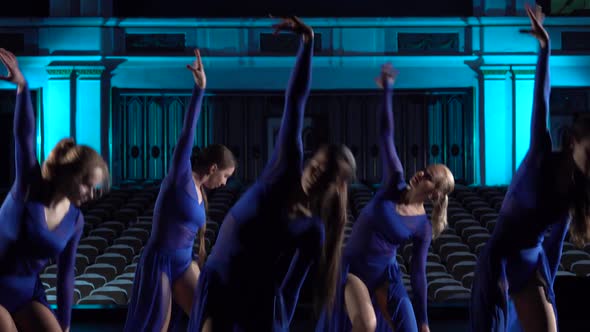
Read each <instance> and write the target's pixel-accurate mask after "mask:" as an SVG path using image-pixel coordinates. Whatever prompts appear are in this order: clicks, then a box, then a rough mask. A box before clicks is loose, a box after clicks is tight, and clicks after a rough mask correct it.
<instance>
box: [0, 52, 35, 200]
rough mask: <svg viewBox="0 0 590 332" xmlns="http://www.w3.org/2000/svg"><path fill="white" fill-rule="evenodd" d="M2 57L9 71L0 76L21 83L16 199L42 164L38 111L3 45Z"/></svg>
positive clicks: (17, 111)
mask: <svg viewBox="0 0 590 332" xmlns="http://www.w3.org/2000/svg"><path fill="white" fill-rule="evenodd" d="M0 60H1V61H2V63H3V64H4V66H5V67H6V69H7V71H8V75H7V76H2V77H0V79H2V80H4V81H9V82H12V83H15V84H16V85H17V86H18V90H17V95H16V108H15V111H14V143H15V144H14V145H15V152H16V153H15V155H16V156H15V158H16V160H15V164H16V177H15V183H14V186H13V188H12V194H13V195H14V196H15V198H16V199H23V198H24V197H25V195H26V192H27V188H28V187H29V185H30V184H31V181H32V180H33V179H34V178H35V177H34V176H33V175H34V171H35V170H36V169H37V170H38V167H39V163H38V162H37V156H36V146H35V141H36V140H35V114H34V113H33V104H32V103H31V96H30V93H29V88H28V85H27V82H26V80H25V78H24V76H23V75H22V73H21V71H20V69H19V68H18V62H17V60H16V57H15V56H14V54H12V53H10V52H9V51H7V50H5V49H0Z"/></svg>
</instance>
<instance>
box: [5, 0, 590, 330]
mask: <svg viewBox="0 0 590 332" xmlns="http://www.w3.org/2000/svg"><path fill="white" fill-rule="evenodd" d="M527 13H528V16H529V18H530V21H531V30H530V31H528V32H530V33H531V34H532V35H534V36H535V37H536V38H537V39H538V41H539V46H540V51H539V56H538V62H537V69H536V77H535V92H534V103H533V113H532V119H531V143H530V147H529V151H528V153H527V155H526V157H525V158H524V160H523V162H522V164H521V165H520V167H519V169H518V171H517V172H516V174H515V176H514V178H513V181H512V183H511V185H510V187H509V189H508V192H507V194H506V197H505V200H504V203H503V205H502V208H501V210H500V213H499V217H498V220H497V224H496V227H495V229H494V232H493V235H492V237H491V239H490V240H489V241H488V243H487V244H486V245H485V247H484V248H483V250H482V251H481V253H480V255H479V257H478V263H477V268H476V272H475V277H474V281H473V286H472V291H471V294H472V297H471V302H470V312H471V317H470V321H471V324H470V329H471V331H475V332H479V331H506V330H507V329H508V328H509V327H512V326H515V325H517V328H520V329H522V330H524V331H557V317H556V308H555V297H554V293H553V281H554V279H555V275H556V273H557V269H558V265H559V261H560V256H561V251H562V244H563V242H564V240H565V237H566V233H567V231H568V229H569V231H570V239H571V241H572V242H574V243H576V244H578V245H583V244H584V243H585V242H587V241H588V238H589V237H590V228H589V224H590V219H589V216H590V211H589V208H590V196H589V192H588V190H587V185H588V179H589V177H590V120H589V119H588V118H584V117H581V118H579V119H577V120H576V121H575V123H574V125H573V126H572V128H571V131H570V133H569V135H567V137H566V138H567V139H566V140H565V143H564V146H563V149H562V150H561V151H559V152H553V151H552V144H551V137H550V135H549V132H548V130H547V117H548V111H549V110H548V98H549V93H550V84H549V71H548V68H549V55H550V40H549V35H548V34H547V32H546V30H545V29H544V27H543V25H542V23H543V15H542V12H541V10H540V8H539V7H537V8H536V9H532V8H529V7H527ZM273 27H274V29H275V33H279V32H281V31H286V32H290V33H294V34H296V35H297V36H298V37H299V39H300V46H299V50H298V53H297V56H296V63H295V67H294V69H293V71H292V73H291V77H290V80H289V84H288V87H287V91H286V93H285V107H284V111H283V118H282V122H281V126H280V130H279V133H278V138H277V143H276V145H275V148H274V151H273V152H272V155H271V156H270V158H269V161H268V163H267V164H266V167H265V169H264V171H263V172H262V174H261V175H260V177H259V178H258V179H257V181H256V182H255V183H254V184H253V185H252V186H251V187H250V188H249V189H248V190H247V191H246V192H245V193H244V194H243V195H242V196H241V197H240V199H239V200H238V201H237V202H236V203H235V205H234V206H233V207H232V208H231V209H230V211H229V212H228V214H227V216H226V217H225V219H224V220H223V222H222V224H221V228H220V230H219V234H218V238H217V241H216V244H215V246H214V247H213V248H212V251H211V253H210V255H209V257H205V255H206V252H205V250H204V249H205V245H204V230H205V226H206V214H207V209H206V207H207V199H206V193H205V191H204V188H207V189H214V188H217V187H220V186H223V185H224V184H225V183H226V181H227V179H228V178H229V177H230V176H232V174H233V172H234V170H235V168H236V167H237V163H236V160H235V158H234V156H233V155H232V153H231V151H230V150H229V149H227V148H226V147H225V146H223V145H211V146H209V147H206V148H205V149H203V150H202V151H200V152H199V153H198V154H197V155H191V153H192V144H193V141H194V134H195V128H196V124H197V121H198V118H199V113H200V110H201V102H202V99H203V95H204V91H205V88H206V83H207V82H206V75H205V71H204V66H203V63H202V61H201V56H200V53H199V52H198V51H195V56H196V60H195V62H194V63H193V64H192V65H188V66H187V68H188V69H189V70H190V71H191V73H192V76H193V78H194V82H195V85H194V88H193V94H192V99H191V103H190V105H189V107H188V109H187V111H186V114H185V118H184V125H183V128H182V132H181V134H180V137H179V139H178V143H177V145H176V148H175V149H174V154H173V157H172V160H171V165H170V169H169V172H168V174H167V175H166V177H165V178H164V180H163V181H162V184H161V187H160V192H159V195H158V198H157V201H156V205H155V208H154V214H153V225H152V231H151V235H150V238H149V240H148V242H147V244H146V246H145V247H144V249H143V251H142V254H141V258H140V261H139V263H138V265H137V270H136V274H135V280H134V286H133V291H132V294H131V298H130V302H129V306H128V313H127V320H126V323H125V328H124V329H125V331H129V332H137V331H168V330H176V331H178V330H184V331H187V330H188V331H199V332H200V331H288V330H289V328H290V325H291V322H292V320H293V316H294V313H295V309H296V306H297V303H298V298H299V293H300V290H301V286H302V285H303V283H304V281H305V280H306V279H310V280H313V285H314V287H313V292H314V294H313V295H314V296H313V301H314V307H315V309H316V310H315V313H316V314H317V317H316V318H317V320H316V321H317V323H316V327H315V330H316V331H334V332H336V331H376V330H377V331H389V330H393V331H396V332H401V331H420V332H428V331H430V329H429V323H428V314H427V279H426V261H427V254H428V250H429V247H430V244H431V242H432V240H433V239H435V238H436V237H437V236H438V235H440V234H441V233H442V232H443V230H444V229H445V227H446V225H447V205H448V196H449V194H450V193H451V192H452V191H453V189H454V178H453V174H452V173H451V171H450V170H449V169H448V168H447V167H446V166H445V165H442V164H434V165H429V166H428V167H426V168H424V169H423V170H421V171H419V172H417V173H416V174H414V175H413V176H412V177H411V178H410V180H409V181H408V182H406V175H405V173H404V169H403V167H402V164H401V162H400V159H399V157H398V154H397V151H396V148H395V144H394V119H393V110H392V98H393V87H394V83H395V80H396V78H397V71H396V70H395V69H394V68H393V67H392V66H391V65H388V64H386V65H384V66H383V67H382V69H381V74H380V76H379V77H378V79H377V84H378V86H379V87H380V88H381V89H382V90H383V94H382V98H383V100H382V106H381V107H380V108H379V109H378V110H377V112H378V115H379V121H378V123H379V128H378V132H379V141H380V157H381V160H382V164H383V174H382V181H381V186H380V188H379V189H378V191H377V192H376V194H375V195H374V197H373V198H372V200H371V201H370V202H369V203H368V204H367V206H366V207H365V208H364V209H363V210H362V211H361V213H360V215H359V218H358V220H357V221H356V223H355V224H354V227H353V230H352V233H351V235H350V239H349V241H348V243H347V245H346V247H345V248H344V249H343V248H342V245H343V235H344V234H343V233H344V225H345V222H346V220H347V215H346V214H347V204H348V198H347V193H348V185H349V183H350V182H351V181H352V180H353V179H354V176H355V173H356V163H355V159H354V156H353V154H352V153H351V152H350V150H349V149H348V148H347V147H346V146H344V145H324V146H322V147H320V148H319V149H318V151H317V152H316V153H315V154H314V155H313V156H312V157H311V158H310V159H309V160H308V161H307V162H306V163H305V165H303V163H304V160H303V148H302V139H301V134H302V127H303V118H304V110H305V104H306V101H307V97H308V95H309V90H310V85H311V68H312V57H313V44H314V33H313V30H312V28H311V27H309V26H307V25H306V24H304V23H303V22H302V21H301V20H300V19H298V18H296V17H291V18H286V19H283V20H282V21H280V22H279V23H278V24H276V25H274V26H273ZM0 60H1V61H2V63H3V64H4V66H5V67H6V69H7V71H8V75H7V76H3V77H1V79H3V80H5V81H9V82H12V83H14V84H16V85H17V87H18V88H17V97H16V98H17V102H16V111H15V116H14V137H15V150H16V157H15V158H16V159H15V160H16V179H15V182H14V184H13V186H12V188H11V190H10V193H9V194H8V196H7V197H6V200H5V201H4V204H3V205H2V207H1V208H0V332H7V331H10V332H13V331H17V330H18V331H52V332H53V331H60V332H61V331H65V332H67V331H69V330H70V311H71V307H72V301H73V290H74V265H75V264H74V263H75V255H76V249H77V245H78V241H79V240H80V237H81V234H82V230H83V225H84V217H83V215H82V213H81V212H80V209H79V207H80V205H81V204H82V203H84V202H86V201H89V200H92V199H94V192H95V188H97V187H98V186H103V187H106V186H108V184H109V182H110V180H109V171H108V168H107V166H106V163H105V162H104V160H103V159H102V158H101V157H100V155H99V154H98V153H97V152H96V151H94V150H93V149H92V148H90V147H87V146H84V145H79V144H76V143H75V142H74V141H73V140H72V139H69V138H67V139H63V140H61V141H60V142H59V143H58V144H57V145H56V146H55V148H54V149H53V150H52V151H51V153H50V154H49V156H48V158H47V160H45V162H44V163H43V164H42V165H39V163H38V162H37V159H36V151H35V142H36V139H35V118H34V114H33V108H32V104H31V100H30V95H29V88H28V85H27V82H26V80H25V78H24V77H23V75H22V73H21V71H20V70H19V67H18V63H17V60H16V57H15V56H14V55H13V54H12V53H10V52H9V51H7V50H4V49H0ZM427 201H431V202H432V205H433V211H432V215H431V216H428V215H427V214H426V211H425V208H424V203H425V202H427ZM547 231H550V235H549V236H548V237H545V236H544V235H545V233H546V232H547ZM197 238H198V241H199V242H200V246H199V248H200V250H199V253H198V254H197V255H194V254H193V249H192V248H193V243H194V241H195V240H197ZM408 240H410V241H411V242H412V257H411V286H412V291H413V298H410V296H409V295H408V294H407V292H406V289H405V287H404V283H403V280H402V273H401V271H400V268H399V266H398V263H397V261H396V251H397V248H398V247H399V246H400V245H401V244H403V243H405V242H406V241H408ZM49 259H57V265H58V275H57V310H56V313H55V314H54V313H53V312H52V311H51V309H50V308H49V305H48V303H47V301H46V298H45V292H44V289H43V286H42V283H41V282H40V279H39V273H40V272H41V271H42V269H43V268H44V266H45V265H46V264H47V263H48V261H49Z"/></svg>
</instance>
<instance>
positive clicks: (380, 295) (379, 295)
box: [375, 282, 395, 331]
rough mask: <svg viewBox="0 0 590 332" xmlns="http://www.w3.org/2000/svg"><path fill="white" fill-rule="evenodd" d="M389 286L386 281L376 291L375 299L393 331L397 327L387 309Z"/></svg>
mask: <svg viewBox="0 0 590 332" xmlns="http://www.w3.org/2000/svg"><path fill="white" fill-rule="evenodd" d="M388 286H389V285H388V283H387V282H385V283H384V284H383V286H381V287H379V288H378V289H377V290H376V291H375V299H376V300H377V304H378V305H379V310H380V311H381V315H383V318H384V319H385V321H386V322H387V325H389V328H391V330H392V331H395V328H394V326H393V323H392V320H391V316H390V315H389V310H388V309H387V302H388V300H387V291H388V289H389V287H388Z"/></svg>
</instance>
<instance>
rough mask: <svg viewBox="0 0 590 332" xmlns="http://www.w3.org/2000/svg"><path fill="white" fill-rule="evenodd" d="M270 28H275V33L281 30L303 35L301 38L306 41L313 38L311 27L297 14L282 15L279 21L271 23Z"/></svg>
mask: <svg viewBox="0 0 590 332" xmlns="http://www.w3.org/2000/svg"><path fill="white" fill-rule="evenodd" d="M270 17H272V15H271V16H270ZM272 28H273V29H274V30H275V31H274V34H275V35H276V34H278V33H279V32H281V31H290V32H294V33H296V34H298V35H301V36H303V40H304V41H306V42H307V41H309V40H311V39H313V29H312V28H311V27H310V26H309V25H306V24H305V23H303V21H301V20H300V19H299V18H298V17H297V16H290V17H283V18H282V19H281V22H279V23H277V24H273V25H272Z"/></svg>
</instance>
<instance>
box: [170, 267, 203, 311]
mask: <svg viewBox="0 0 590 332" xmlns="http://www.w3.org/2000/svg"><path fill="white" fill-rule="evenodd" d="M200 273H201V271H200V270H199V266H198V265H197V263H195V262H192V263H191V265H190V266H189V268H188V269H186V271H184V273H183V274H182V275H181V276H180V277H179V278H178V279H177V280H176V281H175V282H174V285H173V289H172V291H173V295H172V296H173V297H174V301H175V302H176V303H177V304H178V305H179V306H180V307H181V308H182V310H183V311H184V312H185V313H186V314H187V315H189V316H190V315H191V311H192V308H193V300H194V296H195V290H196V289H197V282H198V280H199V274H200Z"/></svg>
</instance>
